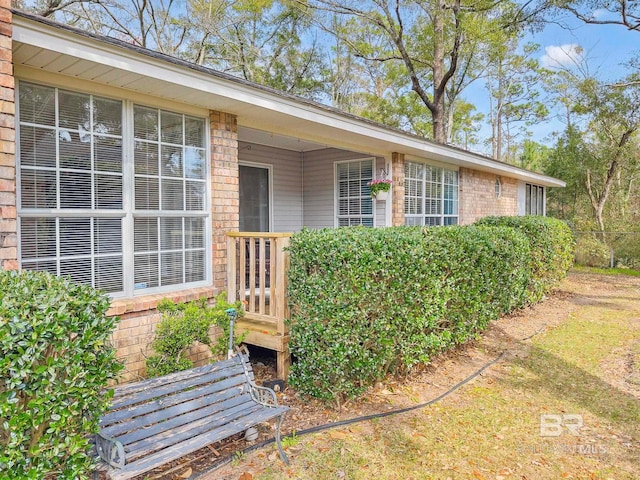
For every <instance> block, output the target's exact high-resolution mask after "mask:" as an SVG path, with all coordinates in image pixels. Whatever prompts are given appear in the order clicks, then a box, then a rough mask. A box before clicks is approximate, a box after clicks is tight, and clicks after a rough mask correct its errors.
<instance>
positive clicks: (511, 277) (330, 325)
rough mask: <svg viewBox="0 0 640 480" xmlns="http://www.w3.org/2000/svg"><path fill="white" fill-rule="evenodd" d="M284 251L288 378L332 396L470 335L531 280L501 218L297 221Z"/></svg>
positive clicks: (519, 297) (521, 250) (516, 299)
mask: <svg viewBox="0 0 640 480" xmlns="http://www.w3.org/2000/svg"><path fill="white" fill-rule="evenodd" d="M289 251H290V256H291V266H290V270H289V301H290V305H291V312H292V327H291V342H290V347H291V352H292V354H293V355H294V356H295V358H296V362H295V363H294V364H293V366H292V370H291V376H290V382H291V384H292V385H294V386H295V387H296V388H297V389H298V390H300V391H301V392H303V393H305V394H309V395H312V396H314V397H317V398H321V399H325V400H333V401H336V402H341V401H342V400H344V398H345V397H354V396H357V395H359V394H360V393H362V392H363V391H364V389H366V388H367V387H368V386H370V385H372V384H373V383H375V382H376V381H378V380H380V379H382V378H383V377H384V376H385V375H386V374H387V373H405V372H407V371H408V370H409V369H411V367H412V366H414V365H415V364H417V363H420V362H428V361H429V359H430V358H431V357H432V356H433V355H434V354H437V353H438V352H441V351H443V350H445V349H447V348H449V347H451V346H452V345H456V344H459V343H462V342H464V341H466V340H467V339H469V338H470V337H474V336H475V335H476V334H477V333H478V332H480V331H481V330H482V329H483V328H485V327H486V325H487V323H488V322H489V321H490V320H492V319H495V318H497V317H498V316H499V315H500V314H501V313H503V312H506V311H509V310H511V309H513V308H515V307H518V306H521V305H523V304H524V303H525V302H526V298H527V288H528V285H529V282H530V271H529V254H530V247H529V241H528V240H527V238H526V236H525V235H523V234H522V233H521V232H518V231H516V230H514V229H511V228H504V227H497V228H496V227H445V228H420V227H396V228H384V229H371V228H341V229H327V230H317V231H310V230H304V231H302V232H300V233H298V234H296V235H294V236H293V238H292V239H291V245H290V248H289Z"/></svg>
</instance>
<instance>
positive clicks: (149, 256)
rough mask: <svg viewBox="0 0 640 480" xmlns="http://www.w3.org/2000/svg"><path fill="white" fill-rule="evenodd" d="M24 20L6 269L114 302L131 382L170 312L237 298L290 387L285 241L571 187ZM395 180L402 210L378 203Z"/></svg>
mask: <svg viewBox="0 0 640 480" xmlns="http://www.w3.org/2000/svg"><path fill="white" fill-rule="evenodd" d="M9 6H10V2H9V0H0V39H1V40H0V42H1V43H0V52H1V56H0V96H1V99H0V100H1V102H2V103H1V105H2V107H1V110H0V145H1V147H2V150H1V152H0V263H1V264H2V268H4V269H17V268H23V269H35V270H48V271H51V272H53V273H56V274H58V275H70V276H71V277H72V278H73V279H75V280H77V281H80V282H86V283H89V284H92V285H94V286H96V287H99V288H102V289H104V290H106V291H107V292H109V294H110V295H111V296H112V298H113V303H112V307H111V313H112V314H114V315H119V316H120V317H121V323H120V325H119V328H118V331H117V332H115V334H114V342H115V345H116V347H117V348H118V355H119V356H120V357H121V358H123V359H125V360H126V365H127V371H126V374H125V378H133V377H135V376H136V375H137V374H139V373H140V372H142V371H143V370H144V355H145V353H146V350H147V348H148V344H149V342H150V339H151V338H152V334H153V329H154V325H155V324H156V323H157V322H158V320H159V318H158V317H159V316H158V314H157V312H156V311H155V307H156V304H157V302H158V300H159V299H161V298H166V297H168V298H171V299H173V300H176V301H178V300H180V301H184V300H190V299H196V298H202V297H207V298H211V297H212V296H214V295H215V294H217V293H218V292H220V291H228V292H229V296H230V297H231V298H241V299H243V300H245V301H246V303H247V310H248V311H249V315H248V316H247V318H246V319H245V320H244V321H245V324H244V325H241V327H242V328H244V329H245V330H246V331H248V332H249V337H248V341H249V342H250V343H254V344H257V345H262V346H266V347H268V348H272V349H273V350H276V351H277V352H278V360H279V362H278V363H279V370H280V374H281V375H283V374H284V372H285V369H286V363H287V358H286V356H287V354H286V351H287V348H286V343H287V341H288V334H287V331H286V327H285V326H284V324H283V322H282V319H283V318H284V317H286V313H287V312H286V308H287V307H286V301H285V299H284V292H285V290H286V272H285V270H286V257H285V256H284V255H283V253H282V251H283V248H284V246H286V241H287V237H288V235H287V234H286V233H284V232H295V231H297V230H300V229H301V228H302V227H303V226H306V227H309V228H325V227H338V226H345V225H360V224H362V225H368V226H391V225H405V224H410V225H451V224H468V223H472V222H474V221H475V220H476V219H478V218H480V217H482V216H485V215H524V214H544V211H545V194H546V188H548V187H563V186H564V182H562V181H560V180H557V179H554V178H551V177H548V176H544V175H541V174H538V173H534V172H530V171H527V170H523V169H520V168H517V167H515V166H512V165H508V164H505V163H502V162H497V161H495V160H492V159H490V158H487V157H484V156H481V155H477V154H474V153H471V152H468V151H465V150H461V149H458V148H454V147H450V146H446V145H441V144H437V143H434V142H431V141H428V140H425V139H423V138H420V137H417V136H414V135H411V134H407V133H404V132H400V131H398V130H394V129H391V128H388V127H385V126H382V125H379V124H376V123H373V122H369V121H367V120H364V119H362V118H358V117H355V116H352V115H349V114H345V113H343V112H340V111H338V110H336V109H333V108H330V107H326V106H324V105H320V104H317V103H314V102H311V101H309V100H305V99H302V98H298V97H293V96H290V95H287V94H283V93H281V92H277V91H275V90H272V89H269V88H266V87H262V86H259V85H256V84H252V83H250V82H246V81H243V80H241V79H238V78H235V77H231V76H228V75H225V74H221V73H219V72H216V71H213V70H210V69H207V68H203V67H200V66H197V65H193V64H189V63H187V62H184V61H182V60H178V59H175V58H170V57H167V56H165V55H161V54H158V53H155V52H151V51H148V50H145V49H141V48H137V47H135V46H132V45H129V44H127V43H124V42H121V41H118V40H114V39H111V38H106V37H100V36H95V35H91V34H87V33H86V32H82V31H79V30H76V29H73V28H71V27H68V26H66V25H61V24H57V23H55V22H52V21H49V20H46V19H42V18H38V17H34V16H30V15H27V14H24V13H20V12H16V11H12V10H11V9H10V8H9ZM380 177H388V178H392V180H393V187H392V189H391V192H390V196H389V198H388V199H387V200H381V199H372V198H371V195H370V194H369V190H368V186H367V182H368V181H370V180H372V179H375V178H380ZM238 232H252V233H248V234H241V233H238ZM241 272H242V273H241ZM194 355H195V356H196V357H197V359H199V360H200V361H202V360H204V359H205V358H206V356H207V352H206V351H205V350H201V351H200V352H194Z"/></svg>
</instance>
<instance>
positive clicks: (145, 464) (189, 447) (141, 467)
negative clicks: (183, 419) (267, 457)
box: [109, 407, 289, 480]
mask: <svg viewBox="0 0 640 480" xmlns="http://www.w3.org/2000/svg"><path fill="white" fill-rule="evenodd" d="M288 410H289V409H288V407H276V408H272V409H263V410H262V411H258V412H256V413H255V414H253V415H251V416H250V417H244V418H242V419H240V420H238V421H236V422H234V423H231V424H227V425H223V426H221V427H218V428H216V429H214V430H211V431H209V432H207V433H204V434H201V435H198V436H196V437H193V438H191V439H189V440H187V441H184V442H182V443H180V444H177V445H174V446H172V447H169V448H166V449H164V450H162V451H160V452H157V453H154V454H152V455H149V456H147V457H143V458H141V459H140V460H138V461H136V462H133V463H130V464H128V465H126V466H125V467H124V468H122V469H110V471H109V474H110V476H111V478H112V479H113V480H127V479H129V478H132V477H135V476H136V475H140V474H141V473H144V472H148V471H149V470H152V469H153V468H155V467H157V466H159V465H163V464H165V463H167V462H170V461H172V460H176V459H178V458H180V457H183V456H184V455H188V454H189V453H192V452H195V451H196V450H199V449H200V448H202V447H203V446H204V445H209V444H210V443H214V442H216V441H218V440H221V439H224V438H227V437H229V436H231V435H234V434H236V433H240V432H243V431H245V430H246V429H247V428H249V427H250V426H253V425H256V424H257V423H260V422H264V421H267V420H270V419H271V418H274V417H277V416H279V415H282V414H283V413H285V412H286V411H288Z"/></svg>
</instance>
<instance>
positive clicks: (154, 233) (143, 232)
mask: <svg viewBox="0 0 640 480" xmlns="http://www.w3.org/2000/svg"><path fill="white" fill-rule="evenodd" d="M133 243H134V250H135V251H136V252H147V251H155V250H158V219H157V218H136V219H135V221H134V242H133Z"/></svg>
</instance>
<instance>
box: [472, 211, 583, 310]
mask: <svg viewBox="0 0 640 480" xmlns="http://www.w3.org/2000/svg"><path fill="white" fill-rule="evenodd" d="M476 225H485V226H502V227H512V228H516V229H518V230H520V231H521V232H523V233H524V234H525V235H526V236H527V238H529V242H530V243H531V285H530V286H529V293H528V300H529V301H530V302H532V303H533V302H537V301H538V300H540V299H541V298H542V297H543V296H544V295H545V294H546V293H547V292H549V290H551V288H552V287H553V286H554V285H555V284H556V283H557V282H558V281H559V280H561V279H563V278H564V277H565V275H566V274H567V271H568V270H569V268H571V265H572V264H573V259H574V251H575V242H574V239H573V233H572V232H571V229H570V228H569V226H568V225H567V224H566V223H565V222H563V221H561V220H558V219H555V218H549V217H540V216H526V217H485V218H483V219H481V220H479V221H478V222H476Z"/></svg>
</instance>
